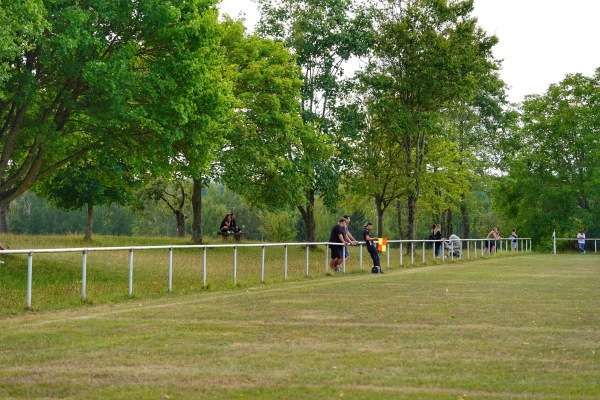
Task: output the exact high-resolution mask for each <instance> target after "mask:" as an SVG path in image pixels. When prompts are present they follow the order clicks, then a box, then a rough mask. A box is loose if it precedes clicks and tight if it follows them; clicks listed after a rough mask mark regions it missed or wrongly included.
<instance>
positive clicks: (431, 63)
mask: <svg viewBox="0 0 600 400" xmlns="http://www.w3.org/2000/svg"><path fill="white" fill-rule="evenodd" d="M472 11H473V2H472V1H452V2H449V1H445V0H414V1H409V2H406V1H400V0H397V1H389V2H382V3H380V5H379V9H378V13H377V19H376V21H377V29H376V31H377V33H378V41H377V44H376V45H375V46H374V47H373V51H372V54H371V59H370V61H369V63H368V65H367V67H366V68H365V69H364V71H363V72H362V73H361V74H360V75H359V78H360V80H361V83H362V85H363V87H365V88H368V93H367V94H368V96H369V98H371V99H374V103H373V104H372V105H371V109H370V112H374V113H375V114H376V115H379V116H383V117H382V118H380V120H379V126H378V129H379V130H380V131H379V132H380V133H381V134H383V135H388V136H389V138H388V139H387V140H386V141H387V142H388V143H396V144H397V146H399V148H400V149H401V151H402V153H401V154H402V155H401V157H400V160H401V162H402V164H403V165H402V166H401V169H400V170H399V171H398V172H399V173H401V174H403V175H404V177H405V179H406V180H407V182H408V184H407V186H406V187H405V189H406V202H407V239H414V235H415V223H416V217H417V210H418V201H419V198H420V196H421V194H422V191H423V188H424V187H425V185H427V183H428V182H427V180H426V179H427V177H430V176H431V175H430V174H428V173H427V171H428V168H430V165H429V163H431V162H432V160H434V159H435V158H433V157H431V154H430V153H431V151H432V149H435V148H438V149H439V148H440V147H439V146H440V145H441V143H443V140H441V139H440V138H444V137H445V136H446V135H447V130H446V129H444V128H445V127H444V124H445V123H446V122H447V120H448V119H447V114H448V111H449V110H451V109H453V108H455V107H457V106H459V105H461V104H465V103H466V104H471V103H472V101H473V99H474V97H475V96H476V95H477V94H478V93H479V85H480V83H481V82H483V81H484V80H485V79H486V78H487V77H488V76H489V75H490V74H493V73H494V72H495V71H496V70H497V69H498V64H497V62H496V61H495V60H494V59H493V57H492V51H491V50H492V47H493V46H494V45H495V44H496V42H497V39H496V38H495V37H493V36H492V37H487V36H486V34H485V32H483V30H481V29H480V28H478V27H477V26H476V22H477V21H476V19H475V18H473V17H472V16H471V15H470V13H471V12H472Z"/></svg>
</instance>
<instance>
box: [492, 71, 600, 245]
mask: <svg viewBox="0 0 600 400" xmlns="http://www.w3.org/2000/svg"><path fill="white" fill-rule="evenodd" d="M522 108H523V111H522V116H521V124H522V129H521V130H520V132H516V134H517V135H518V136H517V140H514V141H511V144H512V147H511V151H509V154H508V155H507V164H508V166H509V170H508V175H507V176H505V177H503V178H502V179H501V180H500V182H499V184H498V186H497V189H496V191H495V198H496V201H497V205H498V206H499V209H500V210H503V211H504V213H505V215H506V216H507V217H509V218H510V219H511V221H513V223H514V224H515V225H516V226H517V225H518V226H521V227H523V228H524V229H525V230H526V231H527V232H530V233H531V235H532V237H533V238H535V239H537V240H544V239H545V240H546V241H549V240H550V238H551V233H552V230H553V229H556V232H557V235H561V237H573V236H574V235H575V234H576V233H577V232H578V231H579V230H581V229H585V230H587V231H588V236H589V235H590V234H592V235H596V237H597V236H598V235H599V234H600V218H599V213H598V208H599V207H600V196H599V193H600V69H597V70H596V72H595V74H594V75H593V76H591V77H587V76H584V75H582V74H572V75H567V76H566V77H565V79H564V80H563V81H561V82H559V83H557V84H553V85H550V87H549V88H548V90H547V91H546V93H545V94H541V95H531V96H528V97H527V98H526V100H525V102H524V103H523V107H522Z"/></svg>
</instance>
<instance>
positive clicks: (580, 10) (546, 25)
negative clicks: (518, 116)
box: [220, 0, 600, 102]
mask: <svg viewBox="0 0 600 400" xmlns="http://www.w3.org/2000/svg"><path fill="white" fill-rule="evenodd" d="M220 8H221V11H222V12H223V13H227V14H229V15H231V16H232V17H238V16H239V15H240V13H244V14H245V18H246V26H247V27H248V29H249V30H250V31H252V30H253V27H254V25H255V24H256V22H257V21H258V19H259V11H258V7H257V5H256V3H254V2H252V1H251V0H222V2H221V6H220ZM474 15H475V16H476V17H477V18H478V19H479V26H481V27H482V28H483V29H485V30H486V31H487V33H488V34H490V35H491V34H494V35H496V36H497V37H498V39H499V40H500V41H499V43H498V45H496V47H495V48H494V55H495V57H496V58H499V59H502V60H504V61H503V62H502V70H501V71H500V74H501V77H502V79H503V80H504V81H505V82H506V83H507V85H508V86H509V87H510V90H509V99H510V101H512V102H520V101H522V100H523V97H524V96H525V95H527V94H542V93H544V92H545V91H546V89H547V88H548V86H549V85H550V84H552V83H558V82H560V81H561V80H563V79H564V77H565V75H566V74H568V73H582V74H584V75H587V76H591V75H592V74H593V73H594V71H595V69H596V68H599V67H600V22H598V20H599V18H600V0H569V1H564V0H560V1H559V0H475V11H474Z"/></svg>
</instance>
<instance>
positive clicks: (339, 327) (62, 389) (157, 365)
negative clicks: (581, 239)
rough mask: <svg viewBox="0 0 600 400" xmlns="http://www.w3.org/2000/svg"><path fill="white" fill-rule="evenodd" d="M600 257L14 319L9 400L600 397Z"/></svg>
mask: <svg viewBox="0 0 600 400" xmlns="http://www.w3.org/2000/svg"><path fill="white" fill-rule="evenodd" d="M599 278H600V256H598V255H595V254H587V255H559V256H553V255H550V254H543V255H541V254H532V255H523V256H518V257H494V258H490V259H479V260H477V261H474V262H469V263H447V264H437V265H430V266H425V267H416V268H397V269H394V270H391V271H388V272H387V273H386V274H385V275H371V274H368V273H350V274H346V275H335V276H324V275H323V276H322V277H321V278H319V279H304V280H297V281H291V282H285V283H272V284H269V285H257V286H254V287H237V288H232V289H230V290H222V291H214V290H205V291H200V292H198V293H187V294H181V295H180V294H177V295H163V296H162V297H160V298H154V299H152V298H145V299H134V300H128V301H124V302H119V303H112V304H103V305H96V306H94V305H88V306H86V307H75V308H72V309H67V310H57V311H47V312H40V311H34V312H28V313H20V314H18V315H12V316H4V317H3V319H2V320H1V322H0V365H2V368H1V369H0V398H3V399H13V398H14V399H16V398H19V399H20V398H27V399H32V398H40V399H42V398H43V399H50V398H61V399H107V398H111V399H190V398H210V399H231V398H264V399H273V398H277V399H298V398H303V399H315V398H319V399H403V398H404V399H598V398H600V379H598V376H600V360H599V358H598V352H599V350H600V349H599V348H598V347H599V343H600V329H599V328H600V313H598V310H599V309H600V291H599V290H598V282H599V281H600V279H599Z"/></svg>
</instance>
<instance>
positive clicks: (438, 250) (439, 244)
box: [433, 224, 444, 258]
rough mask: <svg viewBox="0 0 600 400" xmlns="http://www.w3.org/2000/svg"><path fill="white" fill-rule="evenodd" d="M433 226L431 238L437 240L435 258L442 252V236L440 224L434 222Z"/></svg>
mask: <svg viewBox="0 0 600 400" xmlns="http://www.w3.org/2000/svg"><path fill="white" fill-rule="evenodd" d="M434 226H435V228H434V230H433V239H434V240H437V242H435V257H436V258H437V257H439V256H440V253H441V252H442V240H443V239H444V238H443V237H442V226H441V225H440V224H436V225H434Z"/></svg>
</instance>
